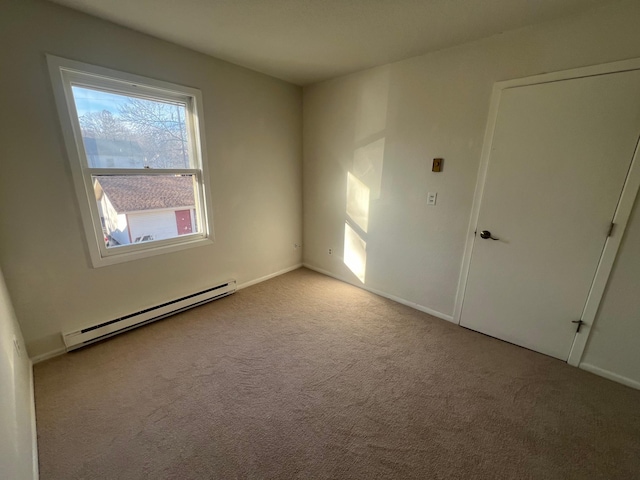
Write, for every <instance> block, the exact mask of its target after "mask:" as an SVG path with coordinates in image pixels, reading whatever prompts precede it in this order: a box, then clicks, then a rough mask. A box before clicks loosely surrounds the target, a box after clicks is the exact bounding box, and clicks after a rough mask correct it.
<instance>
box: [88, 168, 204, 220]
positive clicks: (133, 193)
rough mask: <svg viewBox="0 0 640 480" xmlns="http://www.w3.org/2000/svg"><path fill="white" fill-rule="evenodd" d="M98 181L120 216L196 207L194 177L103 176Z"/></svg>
mask: <svg viewBox="0 0 640 480" xmlns="http://www.w3.org/2000/svg"><path fill="white" fill-rule="evenodd" d="M97 182H98V183H99V184H100V186H101V187H102V191H103V192H104V193H105V195H106V196H107V197H108V198H109V200H110V201H111V204H112V205H113V208H115V210H116V212H118V213H126V212H134V211H138V210H153V209H162V208H176V207H193V206H194V205H195V201H194V193H193V189H194V185H193V178H192V177H191V176H174V175H148V176H144V175H135V176H133V175H132V176H118V175H113V176H111V175H103V176H100V177H97Z"/></svg>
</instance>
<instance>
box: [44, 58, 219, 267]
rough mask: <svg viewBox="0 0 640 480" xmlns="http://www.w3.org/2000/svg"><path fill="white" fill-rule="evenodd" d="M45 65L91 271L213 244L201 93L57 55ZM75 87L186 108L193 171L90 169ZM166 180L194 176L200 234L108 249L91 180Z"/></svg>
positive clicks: (189, 169) (188, 169) (48, 59)
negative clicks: (145, 177) (134, 177)
mask: <svg viewBox="0 0 640 480" xmlns="http://www.w3.org/2000/svg"><path fill="white" fill-rule="evenodd" d="M47 63H48V66H49V74H50V76H51V82H52V84H53V93H54V97H55V101H56V106H57V109H58V115H59V117H60V124H61V127H62V133H63V136H64V142H65V146H66V149H67V154H68V157H69V163H70V166H71V173H72V176H73V182H74V186H75V190H76V196H77V198H78V203H79V207H80V214H81V217H82V224H83V228H84V233H85V237H86V241H87V245H88V249H89V254H90V256H91V262H92V264H93V266H94V267H103V266H106V265H113V264H116V263H122V262H127V261H130V260H136V259H139V258H145V257H150V256H153V255H159V254H164V253H170V252H175V251H179V250H184V249H187V248H192V247H197V246H201V245H206V244H212V243H213V239H214V235H213V218H212V211H213V210H212V208H211V195H210V192H209V185H210V182H209V174H208V168H207V167H208V163H207V159H206V148H205V142H204V134H203V132H204V131H205V130H204V122H203V118H202V112H203V107H202V93H201V92H200V90H197V89H195V88H190V87H185V86H182V85H176V84H173V83H168V82H163V81H160V80H155V79H151V78H147V77H142V76H139V75H134V74H131V73H125V72H120V71H117V70H111V69H108V68H103V67H98V66H96V65H89V64H86V63H82V62H77V61H74V60H68V59H65V58H61V57H56V56H53V55H47ZM74 85H77V86H84V87H89V88H97V89H100V90H107V91H113V92H114V93H123V94H126V95H130V96H134V97H138V98H148V99H160V100H168V101H178V102H180V103H184V104H185V105H186V111H187V115H186V122H187V135H188V137H189V141H188V145H189V157H190V159H191V165H190V168H185V169H160V168H158V169H155V168H144V169H140V168H137V169H121V168H91V167H89V163H88V160H87V155H86V152H85V148H84V143H83V141H82V133H81V130H80V122H79V120H78V114H77V111H76V106H75V100H74V98H73V92H72V86H74ZM167 174H169V175H170V174H189V175H194V176H195V179H196V197H197V198H196V206H197V208H196V212H197V214H196V216H197V225H198V226H199V227H200V228H201V230H202V231H201V232H198V233H192V234H187V235H180V236H178V237H175V238H170V239H164V240H158V241H154V242H149V243H146V242H141V243H137V244H133V243H132V244H129V245H122V246H118V247H111V248H107V246H106V245H105V242H104V233H103V229H102V222H101V220H100V214H99V211H98V205H97V202H96V199H95V193H94V186H93V181H92V176H93V175H167Z"/></svg>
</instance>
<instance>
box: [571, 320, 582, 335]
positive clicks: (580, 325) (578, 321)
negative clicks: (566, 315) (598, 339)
mask: <svg viewBox="0 0 640 480" xmlns="http://www.w3.org/2000/svg"><path fill="white" fill-rule="evenodd" d="M571 323H577V324H578V328H576V333H579V332H580V327H582V325H584V322H583V321H582V320H571Z"/></svg>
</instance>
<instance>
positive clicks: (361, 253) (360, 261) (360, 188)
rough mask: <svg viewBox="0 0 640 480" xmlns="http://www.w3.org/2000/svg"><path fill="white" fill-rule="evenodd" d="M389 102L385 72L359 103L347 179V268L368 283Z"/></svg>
mask: <svg viewBox="0 0 640 480" xmlns="http://www.w3.org/2000/svg"><path fill="white" fill-rule="evenodd" d="M388 98H389V70H388V69H385V70H383V71H381V73H380V74H379V75H376V76H375V77H374V78H373V79H372V81H370V82H369V83H368V84H367V85H366V86H365V87H364V88H363V89H362V91H361V94H360V98H359V99H358V106H357V113H356V125H355V139H354V152H353V163H352V166H351V170H350V171H348V172H347V179H346V189H347V192H346V193H347V195H346V221H345V224H344V256H343V261H344V264H345V265H346V266H347V267H348V268H349V270H351V272H352V273H353V274H354V275H355V276H356V277H357V279H358V280H360V282H361V283H363V284H364V283H365V279H366V271H367V240H368V238H367V237H368V235H369V229H370V222H369V218H370V217H369V213H370V206H371V201H372V200H377V199H379V198H380V189H381V182H382V169H383V164H384V151H385V137H386V127H387V104H388Z"/></svg>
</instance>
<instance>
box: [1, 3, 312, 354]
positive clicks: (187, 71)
mask: <svg viewBox="0 0 640 480" xmlns="http://www.w3.org/2000/svg"><path fill="white" fill-rule="evenodd" d="M0 44H1V45H5V46H9V45H10V46H11V47H10V48H1V49H0V68H1V69H2V75H0V105H2V111H3V114H2V115H1V116H0V158H2V174H1V175H0V263H1V264H2V267H3V269H4V272H5V275H6V278H7V286H8V289H9V292H10V293H11V297H12V299H13V305H14V308H15V311H16V314H17V316H18V318H19V319H20V323H21V327H22V331H23V334H24V337H25V340H26V343H27V348H28V350H29V353H30V355H31V356H35V355H40V354H45V353H47V352H51V351H54V350H56V349H59V348H61V347H62V341H61V338H60V333H61V332H64V331H69V330H74V329H77V328H79V327H84V326H86V325H92V324H95V323H98V322H101V321H105V320H109V319H112V318H115V317H118V316H121V315H124V314H127V313H131V312H134V311H139V310H141V309H143V308H147V307H149V306H152V305H157V304H158V303H162V302H165V301H166V300H167V299H172V298H177V297H181V296H184V295H187V294H190V293H193V292H196V291H199V290H202V289H204V288H206V287H208V286H211V285H216V284H218V283H220V281H222V280H226V279H228V278H235V279H237V280H238V283H239V284H242V283H246V282H249V281H252V280H255V279H258V278H261V277H263V276H266V275H270V274H273V273H275V272H278V271H281V270H283V269H286V268H290V267H292V266H295V265H297V264H299V263H300V261H301V253H300V252H301V250H300V249H294V247H293V244H294V243H302V242H301V240H302V239H301V237H302V233H301V223H302V193H301V186H302V185H301V168H302V166H301V133H300V132H301V89H300V88H299V87H296V86H294V85H291V84H288V83H286V82H283V81H281V80H277V79H274V78H272V77H269V76H266V75H263V74H259V73H256V72H253V71H250V70H247V69H244V68H241V67H237V66H234V65H231V64H229V63H226V62H223V61H220V60H216V59H213V58H211V57H208V56H206V55H202V54H199V53H196V52H194V51H191V50H188V49H186V48H182V47H179V46H176V45H174V44H171V43H168V42H165V41H161V40H158V39H156V38H153V37H150V36H147V35H143V34H140V33H137V32H134V31H132V30H129V29H126V28H124V27H120V26H117V25H115V24H112V23H109V22H106V21H103V20H99V19H96V18H93V17H90V16H87V15H84V14H81V13H79V12H76V11H73V10H70V9H67V8H64V7H61V6H58V5H55V4H53V3H50V2H45V1H38V0H10V1H5V2H3V4H2V15H0ZM45 53H51V54H54V55H58V56H61V57H65V58H70V59H73V60H78V61H82V62H86V63H91V64H97V65H101V66H104V67H107V68H113V69H116V70H121V71H126V72H131V73H134V74H139V75H143V76H147V77H151V78H156V79H159V80H164V81H168V82H173V83H177V84H182V85H186V86H190V87H195V88H198V89H200V90H201V91H202V94H203V98H204V120H205V127H206V132H205V138H206V147H207V157H208V159H209V162H210V168H209V171H210V174H211V184H210V185H207V188H209V189H210V190H209V191H210V193H211V196H212V204H213V210H214V211H213V216H214V225H213V228H214V231H215V242H214V243H213V245H209V246H201V247H197V248H192V249H188V250H184V251H180V252H175V253H171V254H167V255H160V256H155V257H150V258H144V259H140V260H136V261H133V262H128V263H123V264H118V265H112V266H108V267H103V268H92V267H91V262H90V259H89V255H88V251H87V247H86V244H85V239H84V235H83V231H82V226H81V219H80V215H79V211H78V206H77V200H76V198H75V192H74V188H73V183H72V179H71V172H70V168H69V164H68V160H67V158H66V153H65V149H64V144H63V139H62V133H61V129H60V125H59V121H58V118H57V111H56V108H55V105H54V100H53V92H52V87H51V81H50V79H49V75H48V72H47V68H46V60H45ZM166 272H171V275H166ZM114 299H117V301H114Z"/></svg>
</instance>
